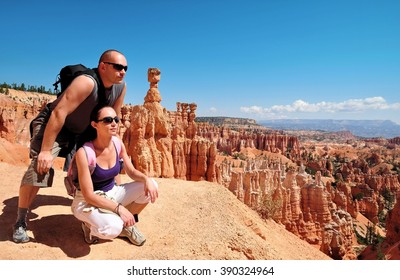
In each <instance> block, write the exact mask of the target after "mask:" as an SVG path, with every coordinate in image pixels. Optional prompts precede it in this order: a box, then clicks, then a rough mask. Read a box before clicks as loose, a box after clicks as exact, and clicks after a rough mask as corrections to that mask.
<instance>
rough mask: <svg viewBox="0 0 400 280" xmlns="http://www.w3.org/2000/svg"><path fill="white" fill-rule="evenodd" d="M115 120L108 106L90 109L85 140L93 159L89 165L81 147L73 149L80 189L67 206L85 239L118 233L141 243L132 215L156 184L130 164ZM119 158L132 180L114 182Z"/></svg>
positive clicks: (149, 197)
mask: <svg viewBox="0 0 400 280" xmlns="http://www.w3.org/2000/svg"><path fill="white" fill-rule="evenodd" d="M118 122H119V118H118V116H117V114H116V112H115V110H114V109H113V108H112V107H108V106H107V107H102V108H99V109H95V110H93V113H92V116H91V126H92V127H93V128H94V132H95V133H94V136H93V137H92V140H91V141H90V142H88V143H87V144H89V146H90V147H91V148H93V150H94V152H95V157H96V161H95V165H94V166H93V167H92V166H90V164H89V162H88V155H87V152H86V150H85V149H84V148H83V147H81V148H79V149H78V151H77V152H76V158H75V160H76V167H77V171H78V180H79V188H80V189H79V190H78V191H77V192H76V195H75V198H74V201H73V203H72V206H71V209H72V212H73V214H74V216H75V217H76V218H77V219H79V220H80V221H82V230H83V233H84V238H85V241H86V243H89V244H92V243H96V242H97V241H98V240H99V238H100V239H113V238H116V237H118V236H120V237H127V238H129V240H130V241H131V242H132V243H133V244H135V245H137V246H141V245H143V243H144V242H145V241H146V239H145V238H144V236H143V235H142V234H141V233H140V232H139V230H138V229H137V227H136V222H135V217H137V214H139V213H140V212H141V211H142V210H143V209H144V208H145V207H146V205H147V204H148V203H149V202H152V203H154V202H155V201H156V199H157V198H158V185H157V183H156V181H155V180H154V179H152V178H149V177H147V176H146V175H144V174H143V173H142V172H140V171H139V170H137V169H135V168H134V166H133V164H132V163H131V160H130V158H129V156H128V154H127V152H126V149H125V146H124V144H123V143H122V142H121V140H120V139H119V138H118V137H116V134H117V130H118ZM118 141H119V142H118ZM119 150H120V151H119ZM120 159H122V160H123V168H124V170H125V172H126V174H127V175H128V176H129V177H130V178H131V179H133V180H134V181H133V182H130V183H126V184H121V185H117V184H116V181H115V176H117V175H118V174H119V172H120V170H121V168H122V161H121V160H120ZM93 168H94V169H93Z"/></svg>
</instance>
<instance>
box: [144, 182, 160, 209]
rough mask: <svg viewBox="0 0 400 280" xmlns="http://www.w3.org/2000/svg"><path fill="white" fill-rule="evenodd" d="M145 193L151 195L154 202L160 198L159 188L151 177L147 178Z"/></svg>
mask: <svg viewBox="0 0 400 280" xmlns="http://www.w3.org/2000/svg"><path fill="white" fill-rule="evenodd" d="M144 193H145V194H146V196H150V200H151V203H154V202H155V201H156V199H157V198H158V189H157V187H156V186H155V185H154V182H153V180H152V179H150V178H149V177H147V178H146V181H145V182H144Z"/></svg>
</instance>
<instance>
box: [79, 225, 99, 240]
mask: <svg viewBox="0 0 400 280" xmlns="http://www.w3.org/2000/svg"><path fill="white" fill-rule="evenodd" d="M82 231H83V236H84V238H85V242H86V243H87V244H95V243H97V242H99V238H98V237H96V236H92V235H91V234H90V228H89V227H88V226H87V225H86V223H85V222H82Z"/></svg>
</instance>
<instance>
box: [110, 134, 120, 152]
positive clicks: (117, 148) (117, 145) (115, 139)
mask: <svg viewBox="0 0 400 280" xmlns="http://www.w3.org/2000/svg"><path fill="white" fill-rule="evenodd" d="M111 139H112V141H113V143H114V146H115V149H116V150H117V154H118V156H119V157H121V150H122V147H121V146H122V145H121V140H120V139H119V138H118V137H117V136H113V137H112V138H111Z"/></svg>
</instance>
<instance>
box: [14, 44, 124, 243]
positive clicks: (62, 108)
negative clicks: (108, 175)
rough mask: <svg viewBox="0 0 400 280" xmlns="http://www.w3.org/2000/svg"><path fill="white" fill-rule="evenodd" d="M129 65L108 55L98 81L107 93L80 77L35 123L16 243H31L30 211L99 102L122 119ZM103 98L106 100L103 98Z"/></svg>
mask: <svg viewBox="0 0 400 280" xmlns="http://www.w3.org/2000/svg"><path fill="white" fill-rule="evenodd" d="M127 65H128V64H127V60H126V58H125V56H124V55H123V54H122V53H121V52H119V51H116V50H107V51H105V52H104V53H103V54H102V55H101V57H100V59H99V64H98V68H97V69H98V72H97V73H98V76H99V77H98V78H99V79H100V80H101V82H102V86H104V90H101V91H99V87H101V86H100V85H98V84H97V82H96V80H95V79H94V78H93V77H91V76H90V75H85V74H84V75H80V76H78V77H76V78H75V79H74V80H73V81H72V82H71V84H70V85H69V86H68V87H67V89H66V90H65V91H64V92H63V93H62V94H61V96H60V97H58V98H57V99H56V100H55V101H54V102H52V103H51V104H50V105H49V106H47V107H46V108H45V109H44V110H43V111H42V112H40V113H39V115H38V116H37V117H36V118H35V119H34V120H33V121H32V128H33V132H32V139H31V144H30V156H31V158H32V160H31V164H30V165H29V167H28V169H27V171H26V172H25V174H24V176H23V178H22V181H21V186H20V189H19V199H18V217H17V221H16V223H15V225H14V228H13V231H14V232H13V240H14V242H16V243H25V242H28V241H29V237H28V235H27V223H26V218H27V214H28V209H29V207H30V206H31V204H32V202H33V200H34V198H35V197H36V195H37V193H38V191H39V188H42V187H51V186H52V181H53V177H54V170H53V168H52V166H53V162H54V159H55V158H56V157H57V156H58V155H59V153H60V151H61V149H64V148H67V147H70V146H71V145H72V146H73V145H74V144H75V143H71V141H76V139H77V137H76V136H78V135H80V134H82V133H83V132H84V131H85V130H86V128H87V127H88V126H89V124H90V114H91V112H92V110H93V108H94V107H95V106H96V105H97V104H98V103H99V101H100V100H105V101H104V102H105V103H106V104H107V105H110V106H112V107H113V108H114V110H115V111H116V112H117V114H118V115H119V116H121V107H122V105H123V102H124V98H125V94H126V85H125V82H124V77H125V74H126V71H127V70H128V66H127ZM100 94H104V95H105V96H103V97H100ZM101 98H102V99H101Z"/></svg>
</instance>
